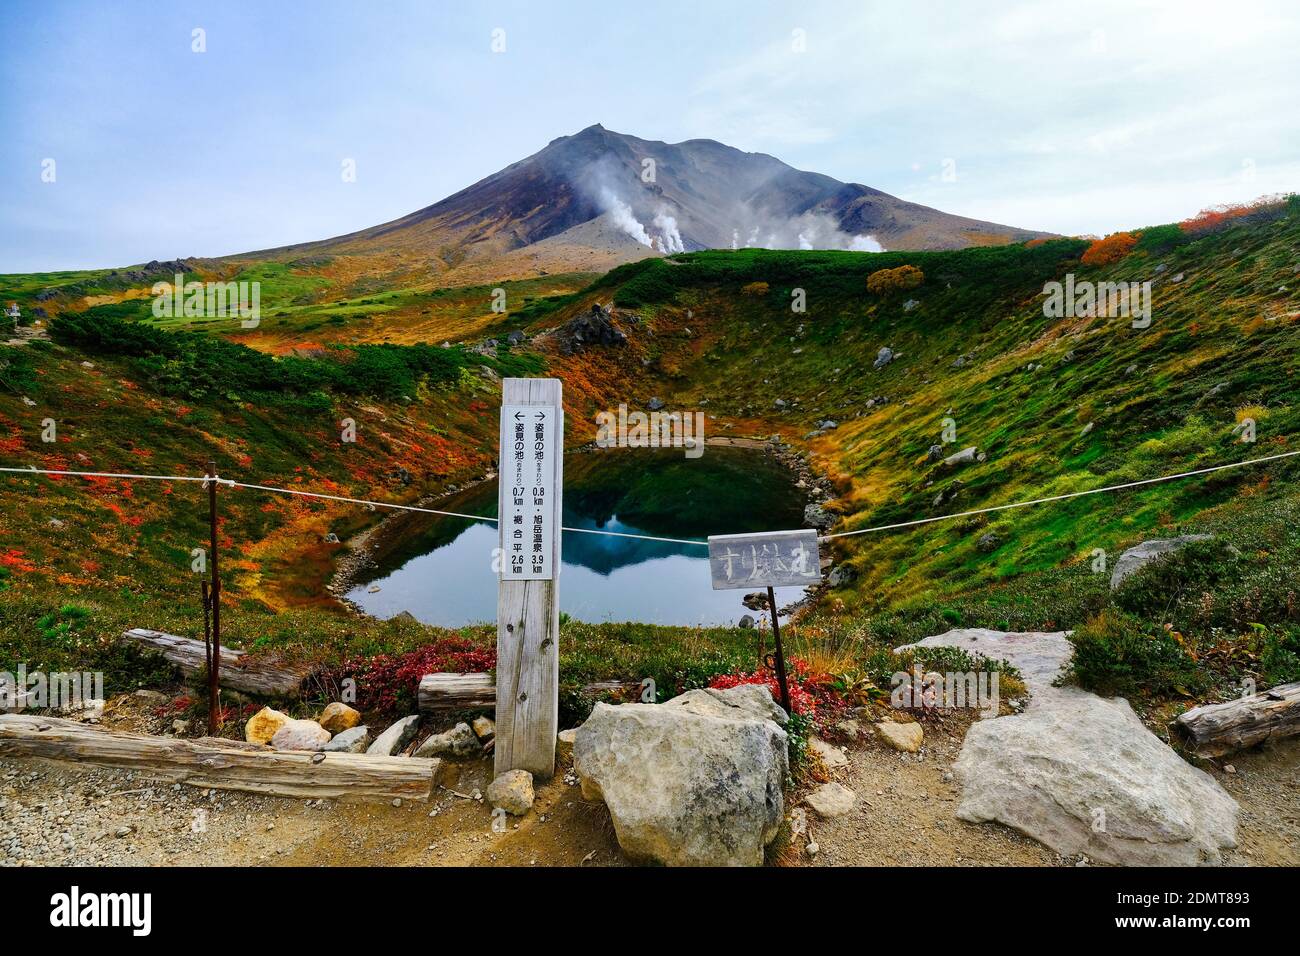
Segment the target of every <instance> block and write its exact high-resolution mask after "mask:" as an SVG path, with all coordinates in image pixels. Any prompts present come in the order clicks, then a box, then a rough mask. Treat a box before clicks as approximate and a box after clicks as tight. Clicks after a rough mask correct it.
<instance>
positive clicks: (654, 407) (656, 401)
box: [645, 397, 664, 412]
mask: <svg viewBox="0 0 1300 956" xmlns="http://www.w3.org/2000/svg"><path fill="white" fill-rule="evenodd" d="M645 407H646V408H648V409H650V411H652V412H657V411H659V409H661V408H663V407H664V403H663V400H662V399H660V398H658V397H656V398H652V399H650V401H648V402H646V406H645Z"/></svg>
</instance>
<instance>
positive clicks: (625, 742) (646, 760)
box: [573, 684, 789, 866]
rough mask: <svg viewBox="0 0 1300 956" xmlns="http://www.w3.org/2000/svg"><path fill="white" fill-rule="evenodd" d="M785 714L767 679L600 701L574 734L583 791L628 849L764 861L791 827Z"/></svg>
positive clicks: (706, 862)
mask: <svg viewBox="0 0 1300 956" xmlns="http://www.w3.org/2000/svg"><path fill="white" fill-rule="evenodd" d="M787 719H788V718H787V717H786V715H785V712H784V711H783V710H781V708H780V707H778V706H777V705H776V703H775V702H774V701H773V700H772V695H771V694H770V693H769V692H768V690H767V688H766V687H764V686H762V685H756V684H748V685H741V686H739V687H732V688H729V689H727V690H712V689H708V690H692V691H687V692H686V693H685V694H682V695H681V696H679V697H674V698H673V699H672V700H669V701H665V702H664V703H662V704H620V705H618V706H611V705H609V704H604V703H598V704H597V705H596V707H595V709H594V710H593V711H592V713H591V717H590V718H589V719H588V720H587V722H586V723H584V724H583V725H582V726H581V727H579V728H578V732H577V735H576V737H575V739H574V748H573V754H574V767H575V768H576V770H577V772H578V775H579V778H580V779H581V782H582V795H583V797H585V798H586V799H588V800H603V801H604V802H605V805H606V806H607V807H608V808H609V813H610V816H611V817H612V818H613V821H614V830H615V833H616V834H617V836H618V842H619V845H620V846H621V847H622V848H623V851H624V852H625V853H626V854H627V855H628V856H629V857H631V858H632V859H634V860H642V861H653V862H658V863H663V864H666V865H669V866H759V865H761V864H762V862H763V848H764V847H765V846H766V845H767V844H768V843H770V842H771V841H772V839H773V838H774V837H775V836H776V834H777V831H778V830H779V829H780V827H781V821H782V812H783V807H784V797H783V792H782V787H783V785H784V783H785V778H786V774H787V772H788V769H789V764H788V755H787V750H786V747H787V741H786V733H785V731H784V730H783V729H782V727H783V725H784V724H785V723H786V721H787Z"/></svg>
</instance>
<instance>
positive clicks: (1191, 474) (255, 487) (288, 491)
mask: <svg viewBox="0 0 1300 956" xmlns="http://www.w3.org/2000/svg"><path fill="white" fill-rule="evenodd" d="M1297 455H1300V451H1288V452H1282V453H1280V454H1277V455H1266V456H1264V457H1262V458H1249V459H1246V460H1245V461H1234V462H1229V463H1228V464H1225V465H1211V466H1209V467H1206V468H1196V469H1193V470H1192V471H1182V472H1178V473H1177V474H1173V475H1161V476H1160V477H1158V478H1143V479H1141V480H1139V481H1126V482H1124V483H1122V484H1118V485H1106V486H1104V487H1101V488H1089V489H1087V490H1085V491H1071V492H1068V493H1066V494H1060V495H1049V496H1047V497H1045V498H1033V499H1030V500H1028V501H1015V502H1011V503H1010V504H1003V505H990V506H989V507H987V508H975V509H973V510H971V511H959V512H956V513H955V514H947V515H935V516H933V517H930V518H916V519H914V520H912V521H899V522H895V523H893V524H882V525H873V526H871V527H869V528H858V529H856V530H853V531H840V532H838V533H836V534H828V535H822V536H820V537H819V538H818V539H817V540H818V541H831V540H834V539H836V538H852V537H856V536H858V535H864V534H873V533H876V532H881V531H894V530H897V529H900V528H913V527H917V526H918V525H925V524H933V523H934V522H937V521H951V520H953V519H955V518H968V517H972V516H974V515H983V514H991V513H993V512H998V511H1010V510H1011V509H1013V508H1029V507H1032V506H1034V505H1042V504H1051V503H1053V502H1057V501H1068V500H1070V499H1072V498H1082V497H1085V496H1087V495H1100V494H1107V493H1110V492H1118V491H1126V490H1128V489H1130V488H1140V487H1143V486H1146V485H1155V484H1160V483H1162V482H1166V481H1178V480H1180V479H1183V478H1195V477H1198V476H1200V475H1209V474H1213V473H1215V472H1219V471H1227V470H1229V469H1232V468H1245V467H1248V466H1252V465H1262V464H1266V463H1268V462H1272V461H1280V460H1282V459H1284V458H1294V457H1296V456H1297ZM0 473H8V474H17V475H57V476H60V477H69V478H120V479H125V480H129V481H192V482H199V483H201V484H203V485H204V486H205V487H206V486H207V483H208V482H209V481H215V482H216V483H217V484H218V485H225V486H226V487H229V488H244V489H248V490H250V491H261V492H266V493H268V494H278V495H295V496H298V497H302V498H316V499H320V500H323V501H337V502H341V503H343V504H355V505H365V506H368V507H372V508H388V509H390V510H392V511H412V512H418V513H420V514H431V515H441V516H444V517H448V518H465V519H467V520H470V521H490V522H493V523H496V522H497V521H498V519H497V518H494V517H490V516H488V515H471V514H463V513H461V512H459V511H443V510H440V509H438V508H422V507H420V506H418V505H402V504H396V503H394V502H390V501H372V500H370V499H367V498H349V497H346V496H344V495H327V494H325V493H323V492H318V491H303V490H301V489H297V488H277V487H275V486H273V485H260V484H253V483H250V482H243V481H235V480H233V479H231V478H222V477H221V476H219V475H217V476H207V475H202V476H198V477H195V476H193V475H137V474H125V473H118V472H107V471H59V470H55V469H42V468H12V467H0ZM560 530H561V531H568V532H571V533H574V534H595V535H604V536H607V537H613V538H634V539H636V540H638V541H657V542H661V543H665V544H688V545H697V546H702V547H707V546H708V542H707V541H701V540H699V539H698V538H666V537H659V536H656V535H648V534H631V533H629V532H624V531H603V530H601V529H599V528H570V527H567V526H562V527H561V528H560Z"/></svg>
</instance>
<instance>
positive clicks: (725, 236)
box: [293, 123, 1043, 273]
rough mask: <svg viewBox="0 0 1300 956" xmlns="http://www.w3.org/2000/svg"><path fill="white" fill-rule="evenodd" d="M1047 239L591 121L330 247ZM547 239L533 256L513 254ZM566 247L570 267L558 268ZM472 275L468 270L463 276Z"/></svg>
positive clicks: (462, 252) (447, 252)
mask: <svg viewBox="0 0 1300 956" xmlns="http://www.w3.org/2000/svg"><path fill="white" fill-rule="evenodd" d="M1039 235H1043V234H1042V233H1035V232H1030V231H1027V230H1024V229H1017V228H1015V227H1011V226H1002V225H998V224H995V223H989V222H982V221H980V220H976V219H967V218H964V217H961V216H953V215H949V214H947V213H943V212H940V211H939V210H936V209H930V208H928V207H925V206H918V205H916V204H914V203H908V202H904V201H903V200H901V199H898V198H896V197H894V196H890V195H888V194H887V193H883V192H880V191H878V190H875V189H869V188H868V187H866V186H861V185H858V184H856V183H844V182H840V181H839V180H836V179H833V178H831V177H829V176H823V175H821V174H818V173H812V172H804V171H802V170H798V169H795V168H793V167H791V166H789V165H787V164H785V163H783V162H781V161H780V160H779V159H776V158H775V157H772V156H769V155H767V154H765V153H747V152H743V151H741V150H739V149H736V148H734V147H732V146H728V145H726V144H724V143H720V142H718V141H716V140H711V139H690V140H686V141H684V142H680V143H665V142H661V141H659V140H645V139H640V138H639V137H636V136H632V135H629V134H626V133H617V132H613V131H612V130H608V129H606V128H605V127H604V126H603V125H602V124H600V123H593V124H592V125H590V126H587V127H585V128H583V129H581V130H579V131H578V132H576V133H573V134H571V135H568V136H561V137H558V138H556V139H554V140H552V141H551V142H550V143H548V144H547V145H546V147H545V148H543V149H542V150H540V151H538V152H536V153H534V154H533V155H531V156H528V157H526V158H525V159H522V160H520V161H518V162H516V163H512V164H511V165H509V166H507V167H506V168H504V169H502V170H501V171H499V172H497V173H494V174H492V175H491V176H488V177H487V178H485V179H482V180H480V181H479V182H477V183H475V184H474V185H472V186H469V187H468V188H466V189H463V190H461V191H460V192H458V193H456V194H454V195H452V196H449V197H447V198H446V199H443V200H441V201H440V202H437V203H434V204H433V205H432V206H427V207H425V208H424V209H420V210H418V211H416V212H414V213H411V214H410V215H408V216H405V217H403V218H401V219H398V220H395V221H393V222H390V223H385V224H383V225H380V226H375V227H372V228H370V229H365V230H362V231H360V232H356V233H352V234H350V235H346V236H340V237H338V238H335V239H328V240H325V241H323V242H318V243H309V244H305V245H298V246H294V247H293V251H294V252H295V253H296V254H299V255H301V254H302V253H303V252H304V251H305V250H313V251H319V252H326V253H343V254H358V255H377V254H389V253H395V252H400V253H401V254H402V255H403V256H404V257H417V258H421V259H425V260H430V261H431V264H432V265H433V266H434V268H435V269H436V270H437V271H445V270H452V269H457V268H459V267H460V265H462V264H464V263H467V262H469V261H470V260H474V261H476V262H478V263H480V264H481V268H480V269H478V270H477V271H478V272H490V271H491V269H492V263H494V262H497V261H499V260H501V258H502V257H506V256H511V257H512V262H516V261H525V260H526V261H527V263H528V265H527V266H525V267H524V268H525V270H529V269H531V270H532V271H534V272H538V273H540V272H546V271H552V270H553V269H555V268H557V267H560V266H563V267H565V268H571V267H572V266H573V264H574V263H575V261H576V262H580V263H582V265H584V266H586V267H587V269H586V271H595V270H600V269H608V268H611V267H612V266H614V265H617V264H618V263H619V262H624V261H630V260H631V259H635V258H640V257H642V256H646V255H654V254H671V253H675V252H684V251H692V250H697V249H718V248H723V249H725V248H738V247H744V246H760V247H767V248H779V249H849V250H860V251H879V250H881V249H882V248H890V249H952V248H960V247H963V246H968V245H973V244H977V243H978V244H980V245H992V244H999V243H1007V242H1018V241H1024V240H1026V239H1031V238H1034V237H1036V236H1039ZM543 241H545V242H546V243H547V245H546V246H545V247H542V248H538V249H533V250H532V252H531V253H529V254H528V255H527V256H523V257H522V259H521V257H520V256H514V255H513V254H514V253H516V252H522V250H525V249H529V248H530V247H533V246H536V245H537V244H538V243H541V242H543ZM556 250H562V251H563V252H562V257H561V258H562V262H554V261H551V259H552V258H553V257H554V256H555V254H556ZM462 271H463V270H462Z"/></svg>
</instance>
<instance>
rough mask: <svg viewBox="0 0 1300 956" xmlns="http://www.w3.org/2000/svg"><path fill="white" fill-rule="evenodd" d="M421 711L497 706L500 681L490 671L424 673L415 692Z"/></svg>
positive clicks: (493, 708)
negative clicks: (495, 679) (497, 683)
mask: <svg viewBox="0 0 1300 956" xmlns="http://www.w3.org/2000/svg"><path fill="white" fill-rule="evenodd" d="M416 697H417V699H418V701H419V708H420V710H421V712H424V713H428V712H430V711H440V710H495V709H496V705H497V685H496V681H494V680H493V679H492V675H491V674H481V673H472V672H471V673H466V674H425V675H424V676H423V677H421V678H420V688H419V691H418V692H417V694H416Z"/></svg>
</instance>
